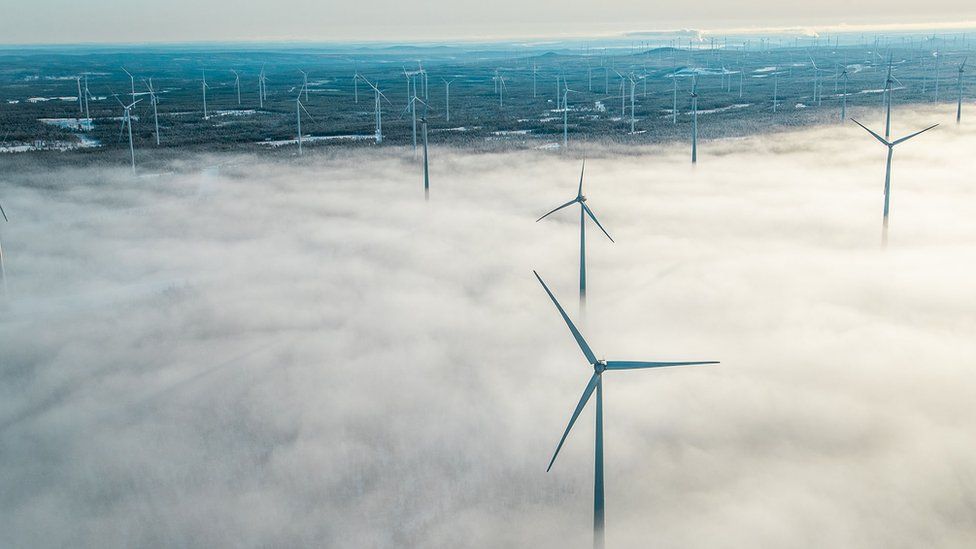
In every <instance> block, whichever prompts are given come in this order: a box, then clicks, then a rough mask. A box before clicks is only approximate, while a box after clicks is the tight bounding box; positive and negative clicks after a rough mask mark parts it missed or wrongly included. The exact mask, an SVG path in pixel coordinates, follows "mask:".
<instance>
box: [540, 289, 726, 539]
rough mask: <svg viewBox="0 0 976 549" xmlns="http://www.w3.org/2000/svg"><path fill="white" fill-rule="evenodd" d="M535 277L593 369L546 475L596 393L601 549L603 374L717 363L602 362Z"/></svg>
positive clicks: (596, 505)
mask: <svg viewBox="0 0 976 549" xmlns="http://www.w3.org/2000/svg"><path fill="white" fill-rule="evenodd" d="M532 272H533V274H535V277H536V278H537V279H538V280H539V283H540V284H542V288H543V289H544V290H545V291H546V294H547V295H548V296H549V299H550V300H552V303H553V305H555V306H556V309H557V310H558V311H559V315H560V316H562V317H563V321H564V322H565V323H566V326H567V327H568V328H569V331H570V333H572V334H573V339H575V340H576V344H577V345H578V346H579V348H580V351H582V352H583V356H584V357H585V358H586V362H587V363H588V364H589V365H590V366H592V367H593V375H592V376H590V380H589V382H588V383H587V384H586V388H585V389H583V396H581V397H580V400H579V402H578V403H577V404H576V409H574V410H573V415H572V416H571V417H570V418H569V424H568V425H567V426H566V430H565V431H563V436H562V437H561V438H560V439H559V444H558V445H556V451H555V452H553V454H552V459H551V460H549V466H548V467H546V471H547V472H548V471H550V470H551V469H552V465H553V463H555V462H556V457H557V456H558V455H559V451H560V450H561V449H562V447H563V444H564V443H565V442H566V437H568V436H569V432H570V431H571V430H572V429H573V425H574V424H575V423H576V420H577V419H578V418H579V415H580V413H581V412H582V411H583V408H585V407H586V403H587V402H589V400H590V397H591V396H593V393H594V392H596V437H595V438H596V441H595V442H596V444H595V452H594V482H593V547H594V548H596V549H602V548H603V547H604V544H605V526H606V521H605V506H604V494H603V374H604V372H607V371H616V370H642V369H645V368H667V367H674V366H700V365H705V364H718V362H717V361H714V360H707V361H681V362H643V361H632V360H603V359H598V358H597V357H596V354H595V353H594V352H593V350H592V349H591V348H590V346H589V344H587V342H586V340H585V339H584V338H583V334H581V333H580V331H579V330H578V329H577V328H576V325H575V324H573V321H572V320H570V318H569V315H568V314H566V311H565V309H563V307H562V305H560V304H559V301H558V300H557V299H556V296H555V295H553V293H552V291H550V290H549V287H548V286H546V283H545V282H544V281H543V280H542V277H541V276H539V273H537V272H535V271H532Z"/></svg>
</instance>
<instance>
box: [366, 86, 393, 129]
mask: <svg viewBox="0 0 976 549" xmlns="http://www.w3.org/2000/svg"><path fill="white" fill-rule="evenodd" d="M360 78H362V79H363V82H366V84H368V85H369V87H371V88H373V92H374V94H375V96H376V101H375V106H374V113H373V114H374V116H375V118H376V144H377V145H379V144H380V143H382V142H383V105H382V103H380V98H382V99H384V100H386V102H387V103H390V100H389V99H387V97H386V94H384V93H383V92H382V91H380V89H379V88H378V87H377V86H375V85H374V84H373V83H372V82H370V81H369V79H368V78H366V77H365V76H361V77H360ZM377 83H379V82H377ZM390 104H391V105H392V104H393V103H390Z"/></svg>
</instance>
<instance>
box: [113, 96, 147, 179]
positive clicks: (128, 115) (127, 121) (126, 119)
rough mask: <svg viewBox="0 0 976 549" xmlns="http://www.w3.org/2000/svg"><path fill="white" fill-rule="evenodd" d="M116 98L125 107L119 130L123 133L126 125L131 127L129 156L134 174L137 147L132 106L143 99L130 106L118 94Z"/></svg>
mask: <svg viewBox="0 0 976 549" xmlns="http://www.w3.org/2000/svg"><path fill="white" fill-rule="evenodd" d="M115 100H116V101H118V102H119V105H122V108H123V109H125V113H124V114H123V115H122V127H121V128H119V132H120V133H121V132H122V131H125V129H126V126H128V127H129V157H130V158H131V160H132V174H133V175H135V173H136V149H135V145H134V144H133V141H132V107H134V106H135V105H136V103H138V102H139V101H142V99H139V100H138V101H133V102H132V103H131V104H129V105H128V106H127V105H126V104H125V103H123V102H122V100H120V99H119V96H117V95H116V96H115ZM120 137H121V136H120Z"/></svg>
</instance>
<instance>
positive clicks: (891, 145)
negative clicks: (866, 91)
mask: <svg viewBox="0 0 976 549" xmlns="http://www.w3.org/2000/svg"><path fill="white" fill-rule="evenodd" d="M851 120H854V119H853V118H852V119H851ZM854 123H855V124H857V125H858V126H861V127H862V128H864V130H865V131H867V132H868V133H870V134H871V135H873V136H874V138H875V139H877V140H878V141H880V142H881V144H882V145H884V146H886V147H888V159H887V161H886V162H885V184H884V219H883V222H882V223H883V225H882V232H881V242H882V244H887V243H888V205H889V202H890V198H891V157H892V155H893V154H894V152H895V145H898V144H900V143H904V142H905V141H908V140H909V139H911V138H913V137H915V136H917V135H919V134H921V133H924V132H927V131H929V130H931V129H932V128H934V127H936V126H938V124H933V125H931V126H929V127H927V128H925V129H924V130H921V131H917V132H915V133H913V134H910V135H907V136H905V137H902V138H901V139H896V140H894V141H888V139H887V138H884V137H881V136H880V135H878V134H876V133H874V132H873V131H871V130H870V129H868V127H867V126H865V125H864V124H861V123H860V122H858V121H857V120H854Z"/></svg>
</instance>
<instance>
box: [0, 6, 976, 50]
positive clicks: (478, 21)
mask: <svg viewBox="0 0 976 549" xmlns="http://www.w3.org/2000/svg"><path fill="white" fill-rule="evenodd" d="M0 4H2V5H5V9H3V17H0V43H5V44H19V43H76V42H185V41H207V40H214V41H226V40H434V39H458V38H492V37H499V38H508V37H528V36H558V35H566V36H583V35H598V34H609V33H617V32H623V31H631V30H649V29H675V28H695V29H726V28H741V27H778V26H790V27H792V26H799V27H820V26H826V25H836V24H839V23H849V24H890V23H896V24H904V23H940V22H953V23H958V22H960V21H972V20H976V2H974V1H973V0H929V1H926V2H905V1H894V2H889V1H885V0H862V1H858V2H851V1H850V0H816V1H814V0H811V1H809V2H805V3H800V2H783V1H781V0H740V1H736V2H730V1H727V0H698V1H696V2H694V3H689V2H667V3H660V2H648V1H647V0H617V1H615V2H613V3H611V4H606V3H602V4H601V3H597V2H580V1H578V0H565V1H557V0H426V1H423V2H413V3H411V2H407V1H406V0H396V1H394V0H369V1H358V2H336V1H335V0H292V1H287V2H271V1H264V2H253V1H251V2H246V1H238V0H234V1H231V0H167V1H163V2H144V1H143V2H140V1H132V0H88V1H86V2H78V1H77V0H37V1H27V2H24V1H21V0H0ZM689 6H693V8H692V9H693V10H694V13H689V11H690V10H689Z"/></svg>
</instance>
